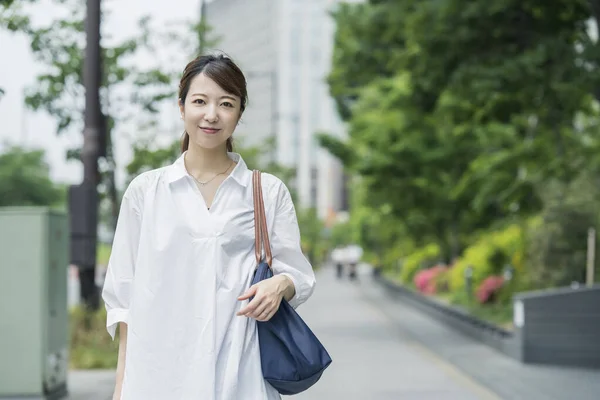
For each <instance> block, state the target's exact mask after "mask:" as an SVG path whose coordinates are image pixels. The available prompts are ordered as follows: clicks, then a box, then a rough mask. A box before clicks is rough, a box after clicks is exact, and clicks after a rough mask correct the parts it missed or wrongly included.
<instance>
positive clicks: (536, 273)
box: [528, 174, 600, 288]
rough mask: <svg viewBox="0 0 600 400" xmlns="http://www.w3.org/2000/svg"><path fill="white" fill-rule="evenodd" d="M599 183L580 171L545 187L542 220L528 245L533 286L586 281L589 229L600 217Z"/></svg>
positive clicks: (595, 224) (561, 284)
mask: <svg viewBox="0 0 600 400" xmlns="http://www.w3.org/2000/svg"><path fill="white" fill-rule="evenodd" d="M599 183H600V182H599V180H598V178H597V177H594V176H590V175H589V174H582V175H581V176H580V177H579V178H578V179H576V180H574V181H573V182H570V183H568V184H561V183H559V182H553V184H550V185H547V186H546V187H545V195H544V200H545V206H544V210H543V212H542V213H541V218H540V219H541V221H540V223H539V224H538V226H537V227H536V229H535V230H534V232H533V233H532V237H531V239H530V246H529V248H528V267H529V269H530V279H531V281H532V285H533V286H534V287H538V288H539V287H547V286H564V285H568V284H570V283H571V282H572V281H577V282H581V283H583V282H585V279H586V275H585V274H586V260H587V242H588V229H589V228H596V229H597V228H598V222H599V221H600V206H599V204H600V190H599V189H598V187H599ZM598 243H599V241H598V239H596V246H598ZM597 265H598V263H597V262H596V266H595V268H596V270H597V271H598V270H599V269H598V267H597Z"/></svg>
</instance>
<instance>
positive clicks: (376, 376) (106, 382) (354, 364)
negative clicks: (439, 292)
mask: <svg viewBox="0 0 600 400" xmlns="http://www.w3.org/2000/svg"><path fill="white" fill-rule="evenodd" d="M317 285H318V287H317V290H316V291H315V294H314V296H313V297H312V298H311V299H310V300H309V301H308V302H307V303H306V304H304V305H302V306H301V307H300V308H299V312H300V314H301V315H302V316H303V318H305V320H306V321H307V322H308V323H309V325H310V326H311V327H312V328H313V330H314V331H315V332H316V334H317V336H318V337H319V338H320V339H321V341H322V342H323V344H324V345H325V346H326V347H327V349H328V351H329V352H330V354H331V357H332V358H333V363H332V364H331V366H330V367H329V368H328V369H327V370H326V371H325V373H324V374H323V377H322V379H321V381H319V382H318V383H317V384H316V385H315V386H314V387H313V388H311V389H309V390H308V391H307V392H305V393H303V394H300V395H298V396H294V398H297V399H311V400H320V399H323V400H325V399H327V400H329V399H333V398H342V399H344V400H354V399H356V400H366V399H378V400H386V399H390V400H391V399H418V400H428V399H431V400H476V399H483V400H488V399H499V398H498V397H496V396H494V395H492V394H491V393H490V392H489V391H487V390H486V389H484V388H483V387H481V386H480V385H478V384H477V383H475V382H474V381H473V380H471V379H470V378H468V377H466V376H465V375H464V374H462V373H461V372H458V370H457V369H456V368H454V367H452V366H450V365H449V364H447V363H446V362H445V361H442V360H441V359H440V358H439V357H437V356H435V355H433V354H432V353H431V352H430V351H428V350H426V349H425V348H423V347H422V346H421V345H419V344H417V343H416V342H415V341H413V340H411V339H409V338H408V337H407V336H404V335H401V334H398V332H397V330H396V329H395V327H394V324H393V322H392V321H391V320H390V318H388V317H387V316H386V315H385V314H384V313H382V312H381V311H380V309H379V308H378V307H376V306H375V305H373V304H371V303H370V302H368V301H366V300H365V298H364V297H363V295H362V292H361V289H360V287H359V286H357V285H354V284H350V283H349V282H347V281H342V282H338V281H337V280H335V278H334V277H333V271H332V270H331V269H324V270H322V271H320V272H319V274H318V283H317ZM113 379H114V373H113V372H112V371H89V372H88V371H72V372H71V373H70V376H69V388H70V392H71V396H70V397H69V400H109V399H110V398H111V393H112V388H113V381H114V380H113ZM165 400H167V399H165ZM240 400H246V399H240ZM248 400H255V399H248Z"/></svg>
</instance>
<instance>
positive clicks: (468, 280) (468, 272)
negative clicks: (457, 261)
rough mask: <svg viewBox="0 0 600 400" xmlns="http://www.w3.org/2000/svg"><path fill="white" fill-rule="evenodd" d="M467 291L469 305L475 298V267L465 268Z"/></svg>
mask: <svg viewBox="0 0 600 400" xmlns="http://www.w3.org/2000/svg"><path fill="white" fill-rule="evenodd" d="M465 290H466V291H467V300H468V302H469V305H471V303H472V298H473V266H472V265H469V266H467V268H465Z"/></svg>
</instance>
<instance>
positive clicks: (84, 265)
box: [69, 0, 106, 310]
mask: <svg viewBox="0 0 600 400" xmlns="http://www.w3.org/2000/svg"><path fill="white" fill-rule="evenodd" d="M100 18H101V13H100V0H87V17H86V21H85V31H86V41H87V43H86V49H85V60H84V66H83V68H84V70H83V80H84V85H85V125H84V129H83V148H82V151H81V161H82V162H83V182H82V183H81V184H79V185H72V186H71V187H70V188H69V214H70V219H71V263H72V264H74V265H76V266H77V267H78V269H79V283H80V290H81V300H82V301H83V303H84V305H85V306H86V308H88V309H91V310H96V309H98V308H99V305H100V299H99V295H98V289H97V287H96V240H97V229H98V191H97V185H98V182H99V173H98V159H99V158H100V157H103V156H105V155H106V130H105V123H104V117H103V115H102V111H101V108H100V96H99V90H100V84H101V80H102V70H101V67H102V65H101V64H102V59H101V54H100Z"/></svg>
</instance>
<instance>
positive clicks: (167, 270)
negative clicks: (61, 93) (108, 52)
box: [102, 56, 315, 400]
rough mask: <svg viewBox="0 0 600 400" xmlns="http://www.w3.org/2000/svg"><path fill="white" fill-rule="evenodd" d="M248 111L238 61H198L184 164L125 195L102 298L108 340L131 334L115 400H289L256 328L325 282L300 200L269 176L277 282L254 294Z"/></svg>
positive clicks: (189, 82)
mask: <svg viewBox="0 0 600 400" xmlns="http://www.w3.org/2000/svg"><path fill="white" fill-rule="evenodd" d="M246 100H247V93H246V80H245V78H244V75H243V73H242V72H241V71H240V69H239V68H238V67H237V66H236V65H235V64H234V63H233V62H232V61H231V60H230V59H229V58H227V57H224V56H201V57H198V58H197V59H195V60H193V61H192V62H190V63H189V64H188V65H187V66H186V68H185V70H184V71H183V77H182V78H181V82H180V85H179V108H180V111H181V118H182V119H183V121H184V126H185V132H184V138H183V143H182V155H181V156H180V157H179V158H178V159H177V161H175V162H174V163H173V164H172V165H169V166H167V167H164V168H159V169H156V170H152V171H148V172H145V173H143V174H141V175H139V176H137V177H136V178H135V179H134V180H133V181H132V182H131V184H130V185H129V187H128V188H127V190H126V191H125V194H124V195H123V200H122V206H121V212H120V215H119V220H118V223H117V228H116V231H115V237H114V242H113V249H112V253H111V257H110V261H109V266H108V271H107V275H106V281H105V284H104V289H103V293H102V296H103V299H104V302H105V304H106V309H107V311H108V316H107V328H108V331H109V333H110V334H111V336H112V337H113V338H114V335H115V330H116V327H117V325H118V326H119V334H120V336H119V337H120V345H119V359H118V365H117V383H116V387H115V394H114V398H115V399H121V400H200V399H202V400H210V399H214V400H244V399H248V400H260V399H279V398H280V396H279V394H278V393H277V392H276V391H275V390H274V389H273V388H272V387H271V386H270V385H269V384H268V383H267V382H266V381H265V380H264V379H263V377H262V372H261V364H260V353H259V344H258V337H257V333H256V321H267V320H269V319H270V318H271V317H272V316H273V314H274V313H275V311H276V310H277V309H278V307H279V304H280V302H281V301H282V299H285V300H287V301H288V302H290V304H291V305H292V306H293V307H297V306H298V305H300V304H301V303H303V302H304V301H306V299H307V298H308V297H309V296H310V295H311V294H312V291H313V288H314V285H315V276H314V273H313V270H312V267H311V265H310V264H309V262H308V261H307V259H306V258H305V257H304V255H303V254H302V251H301V249H300V233H299V229H298V223H297V218H296V214H295V210H294V205H293V203H292V200H291V197H290V193H289V191H288V189H287V188H286V186H285V185H284V184H283V183H282V182H281V181H280V180H279V179H278V178H276V177H274V176H272V175H269V174H263V179H262V181H263V183H262V186H263V193H264V196H263V197H264V203H265V209H266V217H267V224H268V227H269V233H270V237H271V246H272V252H273V263H272V268H273V271H274V273H275V275H274V276H273V277H272V278H270V279H267V280H265V281H262V282H260V283H258V284H257V285H255V286H252V287H250V282H251V280H252V275H253V272H254V269H255V267H256V258H255V254H254V243H255V242H254V206H253V198H252V172H251V171H250V170H249V169H248V167H247V166H246V164H245V163H244V160H243V159H242V158H241V157H240V155H239V154H236V153H233V152H232V134H233V132H234V130H235V127H236V125H237V124H238V122H239V120H240V118H241V116H242V113H243V112H244V109H245V106H246ZM252 296H254V298H253V300H252V301H250V300H249V299H250V298H251V297H252Z"/></svg>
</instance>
